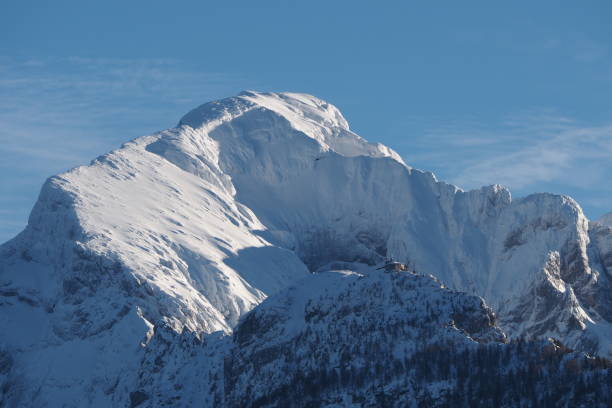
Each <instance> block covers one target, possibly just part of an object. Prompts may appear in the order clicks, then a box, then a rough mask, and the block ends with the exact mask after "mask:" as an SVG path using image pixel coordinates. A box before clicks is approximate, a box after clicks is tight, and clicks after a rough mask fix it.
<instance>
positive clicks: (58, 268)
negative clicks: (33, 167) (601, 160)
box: [0, 92, 612, 406]
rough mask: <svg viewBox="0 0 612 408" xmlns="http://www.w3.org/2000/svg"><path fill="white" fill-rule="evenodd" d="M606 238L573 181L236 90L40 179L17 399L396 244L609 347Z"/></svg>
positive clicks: (5, 291) (212, 324)
mask: <svg viewBox="0 0 612 408" xmlns="http://www.w3.org/2000/svg"><path fill="white" fill-rule="evenodd" d="M611 237H612V230H611V229H610V228H608V227H607V226H605V225H603V224H601V223H591V224H589V222H588V220H587V219H586V218H585V217H584V215H583V213H582V210H581V209H580V207H579V206H578V205H577V204H576V202H575V201H573V200H572V199H571V198H568V197H565V196H555V195H550V194H537V195H532V196H529V197H526V198H521V199H515V200H513V199H512V198H511V196H510V193H509V192H508V190H506V189H504V188H503V187H501V186H490V187H484V188H482V189H480V190H474V191H469V192H464V191H462V190H460V189H458V188H457V187H455V186H452V185H448V184H445V183H442V182H439V181H437V180H436V179H435V177H434V176H433V175H432V174H431V173H426V172H421V171H418V170H414V169H412V168H410V167H409V166H407V165H406V164H405V163H404V162H403V161H402V160H401V158H400V157H399V156H398V155H397V154H396V153H395V152H393V151H392V150H391V149H389V148H387V147H385V146H382V145H379V144H378V145H377V144H371V143H368V142H367V141H366V140H364V139H362V138H360V137H359V136H357V135H356V134H354V133H352V132H351V131H350V130H349V127H348V124H347V122H346V120H345V119H344V118H343V117H342V115H341V114H340V112H339V111H338V109H336V108H335V107H334V106H332V105H330V104H328V103H326V102H324V101H321V100H319V99H317V98H314V97H312V96H309V95H302V94H288V93H283V94H263V93H255V92H247V93H243V94H241V95H239V96H237V97H233V98H228V99H224V100H221V101H216V102H212V103H208V104H205V105H202V106H201V107H199V108H196V109H194V110H193V111H192V112H190V113H188V114H187V115H186V116H185V117H184V118H183V119H182V120H181V121H180V122H179V125H178V126H177V127H176V128H173V129H169V130H166V131H163V132H160V133H158V134H155V135H151V136H144V137H141V138H138V139H135V140H133V141H131V142H128V143H126V144H125V145H124V146H122V147H121V148H120V149H118V150H115V151H113V152H111V153H108V154H106V155H104V156H101V157H99V158H97V159H96V160H94V161H93V162H92V163H91V165H89V166H83V167H79V168H76V169H73V170H71V171H69V172H67V173H64V174H61V175H59V176H55V177H52V178H50V179H49V180H48V181H47V182H46V183H45V185H44V186H43V188H42V191H41V194H40V197H39V200H38V202H37V203H36V205H35V207H34V209H33V211H32V214H31V216H30V220H29V223H28V226H27V228H26V229H25V230H24V231H23V232H22V233H21V234H19V235H18V236H17V237H15V238H14V239H13V240H11V241H9V242H7V243H6V244H4V245H2V246H1V247H0V331H1V332H3V333H6V334H5V335H4V336H3V337H2V338H0V341H1V342H2V349H3V350H6V352H7V353H9V354H10V355H11V356H12V361H13V363H12V364H11V368H10V370H9V371H7V374H6V375H5V377H6V384H12V386H11V387H9V388H10V389H11V391H10V392H9V393H8V394H6V395H9V394H10V396H11V397H10V398H11V401H21V400H20V398H26V400H27V398H30V397H27V396H26V395H30V394H31V392H30V391H31V390H34V389H37V390H40V391H39V392H38V394H35V395H37V396H35V397H32V398H39V399H38V400H36V401H37V402H39V403H40V404H38V405H44V403H45V402H48V401H70V400H74V399H75V398H83V396H84V395H86V396H87V398H86V400H87V401H89V404H90V405H96V404H99V405H101V406H103V405H104V403H105V402H108V401H109V398H112V396H113V395H115V393H118V392H122V393H125V392H127V391H128V389H127V385H126V386H125V387H126V388H125V389H123V390H119V388H118V387H120V386H121V384H124V383H125V384H127V382H129V381H128V378H132V376H133V375H134V374H133V373H134V372H136V371H137V369H138V367H140V365H141V358H142V356H141V354H142V353H143V352H144V351H143V347H144V349H145V350H146V349H148V348H149V346H147V344H149V343H150V340H151V338H152V337H153V333H154V332H155V327H157V326H159V325H160V324H163V326H164V327H166V328H168V329H169V330H172V331H175V332H177V333H180V332H182V331H184V330H185V331H187V332H193V333H198V337H201V336H202V335H204V334H207V333H213V332H216V331H223V332H225V333H231V332H232V331H233V328H234V327H235V326H236V324H237V323H238V321H239V319H240V318H241V316H243V315H244V314H245V313H247V312H248V311H250V310H251V309H253V308H254V307H256V306H257V305H258V304H260V303H261V302H262V301H263V300H264V299H266V297H268V296H270V295H272V294H275V293H279V292H281V291H284V290H286V289H287V288H289V287H292V286H294V285H296V284H297V282H302V281H301V280H302V279H304V278H305V277H307V276H309V272H314V271H319V270H325V269H328V267H327V265H329V264H330V263H334V262H358V263H360V264H369V265H374V264H377V263H379V262H381V261H382V260H383V259H384V258H385V257H393V258H394V259H396V260H398V261H402V262H404V263H407V264H408V265H409V266H410V267H411V268H412V269H415V270H416V271H418V272H419V273H425V274H433V275H435V276H436V277H437V278H438V279H440V280H441V281H442V282H443V283H444V284H445V285H446V286H448V287H450V288H452V289H455V290H460V291H464V292H468V293H470V294H475V295H478V296H481V297H483V298H484V299H485V301H486V302H487V304H489V305H490V306H491V307H492V308H493V310H494V311H495V312H496V313H497V315H498V324H499V326H500V328H501V329H503V330H504V331H505V332H506V333H507V335H508V336H509V337H510V338H515V337H519V336H524V337H528V338H541V339H546V338H548V337H555V338H558V339H560V340H561V341H562V342H564V343H565V344H566V345H568V346H570V347H572V348H576V349H578V350H583V351H587V352H591V353H598V354H600V355H602V356H610V355H612V342H611V340H610V339H612V325H611V324H610V320H612V301H611V299H610V295H609V294H610V293H611V292H610V290H611V289H612V287H611V284H610V271H611V269H610V268H611V265H612V264H611V262H610V259H612V238H611ZM313 290H321V288H319V287H317V288H313ZM468 333H469V332H468ZM211 347H212V346H211ZM57 361H63V362H66V363H65V364H68V362H70V361H74V362H75V363H71V364H72V365H70V364H68V366H64V365H58V364H57V363H56V362H57ZM76 361H79V364H77V363H76ZM109 362H110V363H109ZM84 367H86V368H84ZM3 375H4V374H3ZM119 379H121V380H119ZM126 381H127V382H126ZM237 381H238V380H237ZM16 390H17V391H16ZM19 390H21V391H19ZM7 398H8V397H7ZM232 398H233V397H232Z"/></svg>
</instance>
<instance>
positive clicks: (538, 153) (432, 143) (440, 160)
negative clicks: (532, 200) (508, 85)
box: [405, 111, 612, 213]
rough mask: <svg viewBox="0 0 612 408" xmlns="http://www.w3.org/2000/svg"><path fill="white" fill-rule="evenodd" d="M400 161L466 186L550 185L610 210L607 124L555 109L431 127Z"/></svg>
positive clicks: (524, 189)
mask: <svg viewBox="0 0 612 408" xmlns="http://www.w3.org/2000/svg"><path fill="white" fill-rule="evenodd" d="M405 148H406V156H407V157H406V159H407V161H408V162H409V163H411V162H412V163H415V164H416V165H417V167H424V168H428V169H436V172H437V173H438V174H439V175H440V176H441V178H443V179H445V180H448V181H450V182H452V183H454V184H457V185H459V186H461V187H464V188H476V187H479V186H481V185H487V184H494V183H499V184H504V185H506V186H508V187H510V188H511V189H514V190H515V191H518V192H519V193H528V192H535V191H548V190H551V189H552V190H554V191H555V192H564V193H567V194H570V195H574V196H576V198H577V199H578V200H579V202H581V203H582V204H583V205H585V206H588V207H590V208H591V209H592V210H593V212H595V213H598V212H602V211H606V210H608V211H609V210H612V185H611V184H610V182H609V180H610V179H611V177H612V123H611V124H601V125H597V126H595V125H586V124H584V123H580V122H579V121H577V120H575V119H573V118H568V117H565V116H562V115H559V114H557V113H555V112H554V111H538V112H530V113H528V114H521V115H513V116H510V117H507V118H505V119H503V120H500V121H498V122H496V123H486V124H485V123H480V122H477V121H472V122H465V121H457V122H452V123H449V124H447V125H445V126H438V127H429V128H426V130H425V131H424V132H423V133H422V135H421V136H418V137H416V138H414V139H412V138H411V139H410V140H409V141H408V142H406V144H405Z"/></svg>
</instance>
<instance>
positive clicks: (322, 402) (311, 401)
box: [123, 265, 612, 407]
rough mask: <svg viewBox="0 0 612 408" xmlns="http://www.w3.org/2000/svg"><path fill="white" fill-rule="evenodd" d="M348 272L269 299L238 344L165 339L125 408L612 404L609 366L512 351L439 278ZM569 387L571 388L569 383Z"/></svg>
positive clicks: (475, 304) (535, 347)
mask: <svg viewBox="0 0 612 408" xmlns="http://www.w3.org/2000/svg"><path fill="white" fill-rule="evenodd" d="M344 267H348V268H350V269H349V270H337V271H326V272H322V273H317V274H313V275H311V276H309V277H307V278H305V279H304V280H302V281H300V283H299V284H298V285H297V286H294V287H291V288H289V289H287V290H285V291H281V292H280V293H278V294H276V295H273V296H271V297H270V298H269V299H267V300H266V301H264V302H263V303H262V304H261V305H260V306H258V307H256V308H255V309H254V310H253V311H252V312H250V313H249V314H247V315H246V316H245V318H244V319H243V320H242V321H241V322H240V324H239V325H238V326H237V327H236V329H235V331H234V334H233V336H209V337H207V338H204V339H203V340H201V341H200V340H198V339H196V338H194V337H193V335H191V334H190V333H183V334H177V333H176V332H174V331H173V330H169V329H168V328H166V327H162V328H159V329H158V330H157V331H156V333H155V335H154V336H153V339H152V340H151V342H150V343H149V347H147V351H146V357H145V358H144V359H143V364H142V366H141V368H140V371H139V376H138V381H137V382H136V383H135V384H133V385H131V386H130V387H128V388H129V389H130V390H132V391H131V392H130V393H129V395H130V403H132V404H133V405H136V404H138V405H140V404H142V405H143V406H185V407H189V406H194V405H198V404H202V405H205V406H228V407H235V406H240V407H258V406H279V407H280V406H282V407H289V406H318V407H346V406H368V407H380V406H388V407H417V406H432V407H445V406H476V405H477V406H491V407H502V406H503V407H515V406H534V405H535V404H534V403H535V402H536V401H537V404H539V405H540V406H564V403H565V402H569V401H571V402H572V403H573V404H575V405H577V406H580V405H581V404H583V405H584V406H594V407H605V406H606V404H609V403H611V402H612V369H609V370H607V371H606V370H605V368H606V367H608V368H610V367H612V363H611V362H609V361H605V360H602V359H596V358H585V357H584V356H583V355H581V354H580V353H577V352H571V351H570V350H568V349H565V348H564V347H563V346H561V345H559V344H558V343H556V342H554V341H539V342H532V343H510V344H506V343H505V341H506V338H505V336H504V334H503V333H502V332H501V330H500V329H499V328H498V327H497V326H496V325H495V316H494V314H493V313H492V311H491V310H490V309H489V308H488V307H486V305H485V304H484V302H483V300H482V299H481V298H479V297H476V296H473V295H467V294H465V293H463V292H457V291H451V290H449V289H445V288H444V287H443V286H441V284H440V283H439V282H438V281H437V280H435V278H433V277H428V276H423V275H416V274H412V273H385V272H381V271H377V270H375V269H373V268H368V267H364V266H361V267H359V266H357V265H344ZM356 267H357V268H356ZM355 269H358V270H360V272H359V273H356V272H354V270H355ZM536 365H537V368H535V367H536ZM484 372H486V373H488V374H487V375H483V373H484ZM569 376H571V377H572V378H573V381H571V382H567V381H563V380H562V379H563V378H568V377H569ZM123 395H127V393H124V394H123ZM138 405H136V406H138Z"/></svg>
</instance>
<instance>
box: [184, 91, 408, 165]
mask: <svg viewBox="0 0 612 408" xmlns="http://www.w3.org/2000/svg"><path fill="white" fill-rule="evenodd" d="M255 109H263V110H267V111H271V112H274V113H275V114H277V115H278V116H279V117H282V118H283V119H285V120H287V121H288V122H289V123H290V124H291V127H293V128H294V129H296V130H298V131H300V132H303V133H304V134H305V135H307V136H308V137H310V138H312V139H314V140H316V141H317V142H319V143H320V144H321V146H322V147H323V149H324V150H331V151H334V152H336V153H338V154H341V155H343V156H349V157H351V156H371V157H390V158H392V159H394V160H397V161H398V162H400V163H402V164H404V165H405V163H404V161H403V160H402V158H401V157H400V155H399V154H397V152H395V151H394V150H392V149H390V148H389V147H387V146H385V145H383V144H381V143H370V142H368V141H367V140H365V139H363V138H362V137H361V136H359V135H357V134H355V133H353V132H351V131H350V129H349V125H348V122H347V120H346V119H345V118H344V116H342V113H340V110H339V109H338V108H336V107H335V106H334V105H332V104H331V103H328V102H325V101H323V100H321V99H319V98H317V97H314V96H312V95H308V94H303V93H292V92H256V91H244V92H241V93H240V94H239V95H238V96H235V97H230V98H226V99H221V100H218V101H214V102H209V103H205V104H204V105H201V106H199V107H197V108H196V109H194V110H192V111H191V112H189V113H187V114H186V115H185V116H183V118H182V119H181V120H180V121H179V126H181V125H187V126H190V127H192V128H194V129H200V128H207V129H211V128H213V127H215V126H216V125H218V124H219V123H221V122H223V121H225V120H228V119H229V118H236V117H238V116H241V115H244V114H245V113H247V112H250V111H252V110H255Z"/></svg>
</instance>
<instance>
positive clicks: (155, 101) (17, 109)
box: [0, 57, 242, 242]
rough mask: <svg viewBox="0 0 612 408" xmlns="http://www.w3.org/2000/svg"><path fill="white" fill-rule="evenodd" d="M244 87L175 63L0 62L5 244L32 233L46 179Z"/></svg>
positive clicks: (0, 208)
mask: <svg viewBox="0 0 612 408" xmlns="http://www.w3.org/2000/svg"><path fill="white" fill-rule="evenodd" d="M240 82H242V81H241V78H236V77H235V76H229V75H225V74H219V73H215V72H201V71H199V70H197V69H196V68H195V67H193V66H188V65H186V64H184V63H182V62H181V61H176V60H167V59H148V60H136V59H102V58H95V59H92V58H78V57H73V58H47V59H18V58H12V57H0V157H1V158H2V160H0V196H2V197H5V198H6V199H5V200H2V202H0V242H4V241H5V240H6V239H8V238H10V237H11V236H13V235H15V233H17V232H18V231H19V230H20V229H21V228H22V227H23V226H25V223H26V220H27V216H28V212H29V209H30V208H31V206H32V204H33V202H34V200H35V198H36V195H37V194H38V190H39V188H40V186H41V184H42V183H43V181H44V180H45V178H47V177H48V176H50V175H52V174H56V173H58V172H61V171H64V170H67V169H69V168H71V167H74V166H77V165H80V164H84V163H87V162H89V160H91V159H92V158H94V157H96V156H98V155H100V154H102V153H104V152H106V151H108V150H111V149H113V148H116V147H118V146H119V145H120V144H121V143H123V142H126V141H127V140H129V139H132V138H134V137H137V136H140V135H143V134H148V133H151V132H154V131H157V130H161V129H164V128H167V127H171V126H174V125H175V124H176V122H178V120H179V119H180V117H181V115H182V114H184V113H186V112H187V111H188V110H189V109H192V108H193V107H194V106H197V105H198V104H200V103H203V102H206V101H208V100H211V99H216V98H219V97H223V96H227V95H231V94H234V93H236V92H237V91H238V90H239V89H235V88H234V87H235V84H236V83H240ZM8 210H11V212H10V213H8V212H7V211H8Z"/></svg>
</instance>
